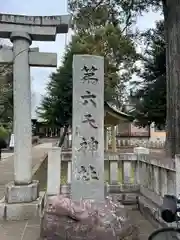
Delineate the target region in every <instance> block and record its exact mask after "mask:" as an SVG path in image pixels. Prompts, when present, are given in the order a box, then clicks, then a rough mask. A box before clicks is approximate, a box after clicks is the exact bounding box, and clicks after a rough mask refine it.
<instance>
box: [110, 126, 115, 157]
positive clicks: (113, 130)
mask: <svg viewBox="0 0 180 240" xmlns="http://www.w3.org/2000/svg"><path fill="white" fill-rule="evenodd" d="M111 131H112V151H113V152H116V127H115V126H112V128H111Z"/></svg>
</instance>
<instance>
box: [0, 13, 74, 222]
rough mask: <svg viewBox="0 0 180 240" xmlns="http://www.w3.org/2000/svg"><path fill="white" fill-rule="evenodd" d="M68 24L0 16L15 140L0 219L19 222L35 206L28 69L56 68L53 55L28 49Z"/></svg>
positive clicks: (0, 59)
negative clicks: (9, 73) (10, 67)
mask: <svg viewBox="0 0 180 240" xmlns="http://www.w3.org/2000/svg"><path fill="white" fill-rule="evenodd" d="M70 20H71V18H70V16H69V15H64V16H44V17H43V16H23V15H9V14H0V38H9V39H10V40H11V42H12V43H13V48H12V49H11V48H1V49H0V64H13V88H14V89H13V95H14V138H15V144H14V182H12V183H9V184H8V185H7V186H6V191H5V192H6V193H5V201H4V202H1V203H0V219H1V218H3V219H4V218H5V219H22V218H24V216H25V215H26V216H27V209H28V214H29V215H28V216H34V214H35V212H36V209H37V204H39V202H38V201H37V199H40V198H39V191H38V182H37V181H32V129H31V127H32V126H31V90H30V89H31V87H30V85H31V84H30V66H33V67H56V66H57V54H56V53H42V52H39V49H38V48H33V49H31V48H29V47H30V45H31V43H32V41H55V38H56V34H58V33H67V32H68V29H69V26H70ZM39 201H40V200H39ZM24 203H26V204H24ZM30 209H31V210H30ZM23 213H24V214H23Z"/></svg>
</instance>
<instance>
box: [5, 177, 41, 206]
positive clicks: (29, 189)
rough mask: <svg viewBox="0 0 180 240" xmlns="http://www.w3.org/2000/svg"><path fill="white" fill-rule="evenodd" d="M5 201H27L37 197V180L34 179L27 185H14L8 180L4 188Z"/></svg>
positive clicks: (34, 199)
mask: <svg viewBox="0 0 180 240" xmlns="http://www.w3.org/2000/svg"><path fill="white" fill-rule="evenodd" d="M5 189H6V190H5V201H6V202H7V203H29V202H32V201H36V199H37V198H38V197H39V182H38V181H36V180H34V181H32V183H31V184H28V185H20V186H18V185H15V184H14V182H10V183H8V184H7V185H6V188H5Z"/></svg>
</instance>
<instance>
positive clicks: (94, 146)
mask: <svg viewBox="0 0 180 240" xmlns="http://www.w3.org/2000/svg"><path fill="white" fill-rule="evenodd" d="M98 144H99V142H98V141H97V140H96V139H95V137H91V138H90V140H89V143H88V145H89V150H90V151H92V152H94V151H97V149H98Z"/></svg>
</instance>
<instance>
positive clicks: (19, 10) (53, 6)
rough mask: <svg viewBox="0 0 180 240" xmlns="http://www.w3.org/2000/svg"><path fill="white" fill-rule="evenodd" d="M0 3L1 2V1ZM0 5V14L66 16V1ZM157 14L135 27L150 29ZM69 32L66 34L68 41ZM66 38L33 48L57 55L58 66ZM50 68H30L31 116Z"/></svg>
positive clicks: (10, 0) (11, 1)
mask: <svg viewBox="0 0 180 240" xmlns="http://www.w3.org/2000/svg"><path fill="white" fill-rule="evenodd" d="M1 1H2V0H1ZM2 2H3V3H1V4H0V12H1V13H12V14H13V13H14V14H27V15H46V16H47V15H62V14H67V0H51V1H44V0H31V1H27V0H26V1H25V0H24V1H23V0H6V1H2ZM161 18H162V16H160V14H158V13H149V14H146V15H145V16H144V17H140V18H138V22H137V27H138V28H139V29H140V30H145V29H147V28H151V27H153V26H154V25H155V21H157V20H159V19H161ZM70 36H71V31H69V33H68V37H67V38H68V39H70ZM65 42H66V37H65V35H64V34H61V35H58V36H57V38H56V42H43V43H42V42H33V44H32V46H33V47H39V49H40V51H44V52H56V53H58V64H60V62H61V58H62V55H63V52H64V47H65ZM53 70H54V69H53V68H52V69H51V68H31V76H32V91H33V92H34V94H33V106H32V115H33V116H34V114H35V113H34V110H35V107H36V106H37V105H38V104H39V101H40V98H41V95H42V94H44V93H45V88H46V84H47V81H48V77H49V75H50V73H51V72H52V71H53Z"/></svg>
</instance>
